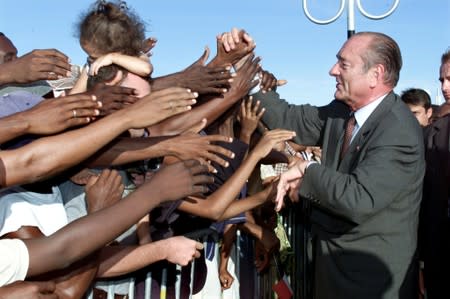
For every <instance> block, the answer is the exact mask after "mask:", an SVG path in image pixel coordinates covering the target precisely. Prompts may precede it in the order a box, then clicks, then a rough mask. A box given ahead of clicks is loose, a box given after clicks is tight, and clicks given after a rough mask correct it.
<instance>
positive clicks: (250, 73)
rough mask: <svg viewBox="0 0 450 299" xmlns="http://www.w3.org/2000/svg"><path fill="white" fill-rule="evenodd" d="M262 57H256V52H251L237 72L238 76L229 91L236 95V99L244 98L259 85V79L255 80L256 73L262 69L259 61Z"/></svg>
mask: <svg viewBox="0 0 450 299" xmlns="http://www.w3.org/2000/svg"><path fill="white" fill-rule="evenodd" d="M260 61H261V58H259V57H256V58H255V55H254V54H250V55H249V56H248V57H246V58H245V61H244V63H243V64H242V66H241V67H240V68H239V70H238V71H237V72H236V77H234V79H233V82H232V83H231V87H230V89H229V91H228V92H229V93H231V94H233V95H235V96H236V101H237V100H238V99H241V98H243V97H244V96H246V95H247V94H248V92H249V91H250V90H251V89H252V88H253V87H255V86H256V85H258V83H259V80H254V78H255V75H256V74H257V73H258V72H259V71H260V68H261V67H260V65H259V62H260Z"/></svg>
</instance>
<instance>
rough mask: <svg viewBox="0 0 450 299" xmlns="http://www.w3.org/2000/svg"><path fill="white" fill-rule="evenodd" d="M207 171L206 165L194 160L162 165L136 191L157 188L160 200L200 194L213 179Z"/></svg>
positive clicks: (206, 189) (205, 190)
mask: <svg viewBox="0 0 450 299" xmlns="http://www.w3.org/2000/svg"><path fill="white" fill-rule="evenodd" d="M207 171H208V167H207V166H206V165H202V164H200V162H199V161H196V160H188V161H183V162H178V163H174V164H171V165H167V166H163V167H161V168H160V170H159V171H158V172H157V173H156V174H155V175H154V176H153V177H152V178H151V180H150V181H149V182H146V183H144V185H142V186H141V187H139V189H138V191H140V192H145V190H146V189H147V188H149V189H154V188H157V189H158V190H159V193H160V195H161V199H162V202H165V201H172V200H176V199H181V198H185V197H187V196H189V195H194V194H202V193H205V192H207V191H208V188H207V187H206V185H207V184H211V183H212V182H213V181H214V179H213V177H211V176H209V175H207ZM135 192H137V191H135Z"/></svg>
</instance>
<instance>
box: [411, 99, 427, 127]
mask: <svg viewBox="0 0 450 299" xmlns="http://www.w3.org/2000/svg"><path fill="white" fill-rule="evenodd" d="M408 107H409V109H410V110H411V112H412V113H413V114H414V116H415V117H416V118H417V121H418V122H419V124H420V125H421V126H422V127H426V126H428V124H429V123H430V118H431V114H433V109H432V108H428V109H425V107H423V106H421V105H412V104H408Z"/></svg>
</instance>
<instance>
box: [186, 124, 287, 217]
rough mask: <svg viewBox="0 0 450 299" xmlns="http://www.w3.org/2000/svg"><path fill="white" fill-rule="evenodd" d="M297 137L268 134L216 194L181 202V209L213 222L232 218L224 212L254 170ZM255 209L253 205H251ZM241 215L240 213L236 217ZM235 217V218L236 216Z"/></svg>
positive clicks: (279, 133)
mask: <svg viewBox="0 0 450 299" xmlns="http://www.w3.org/2000/svg"><path fill="white" fill-rule="evenodd" d="M294 136H295V133H294V132H292V131H286V130H273V131H269V132H267V133H266V134H265V135H264V137H263V138H262V139H261V140H260V142H259V143H258V145H257V146H256V147H255V149H254V150H253V151H251V152H250V153H249V154H248V157H247V158H246V159H245V160H244V161H243V162H242V164H241V166H240V167H239V168H238V169H237V171H236V172H235V173H234V174H233V175H232V176H231V177H230V178H229V179H228V180H227V181H226V182H225V183H224V184H223V185H222V186H221V187H220V188H219V189H218V190H217V191H216V192H214V193H212V194H211V195H209V196H208V198H206V199H203V198H199V197H190V198H189V199H187V200H184V201H182V202H181V204H180V206H179V209H180V210H182V211H184V212H187V213H190V214H193V215H197V216H201V217H204V218H209V219H213V220H216V221H218V220H221V219H227V218H230V216H231V215H230V214H228V215H226V216H227V217H223V214H224V212H225V211H226V210H227V208H228V207H229V206H230V204H231V203H232V202H233V201H235V199H236V197H237V195H238V194H239V192H240V191H241V188H242V186H243V185H244V184H245V182H246V180H247V179H248V177H249V176H250V174H251V173H252V171H253V169H254V168H255V166H256V165H257V163H258V162H259V160H261V159H262V158H263V157H265V156H266V155H267V154H268V153H269V152H270V151H271V150H272V148H273V147H274V146H275V145H276V144H278V143H279V142H284V141H286V140H289V139H291V138H292V137H294ZM265 198H266V197H264V196H261V194H260V195H258V196H255V200H256V201H258V200H260V201H262V202H263V200H264V199H265ZM249 206H251V207H253V205H249ZM236 214H239V212H237V213H235V214H234V215H236ZM234 215H233V216H234Z"/></svg>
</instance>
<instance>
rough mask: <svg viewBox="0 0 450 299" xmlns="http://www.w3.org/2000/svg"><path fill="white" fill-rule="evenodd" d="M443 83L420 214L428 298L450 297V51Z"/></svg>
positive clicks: (428, 134)
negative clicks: (441, 100)
mask: <svg viewBox="0 0 450 299" xmlns="http://www.w3.org/2000/svg"><path fill="white" fill-rule="evenodd" d="M439 81H440V82H441V91H442V95H443V96H444V99H445V103H444V104H443V105H441V107H440V111H439V114H440V116H442V117H439V118H438V119H437V120H436V121H434V122H433V123H432V124H431V125H429V126H428V127H427V128H426V129H425V131H424V132H425V133H424V134H425V157H426V161H427V164H426V166H427V167H426V173H425V180H424V188H423V202H422V206H421V211H420V243H419V248H420V253H421V258H422V259H423V261H424V282H425V288H426V292H427V298H429V299H434V298H449V297H450V288H449V283H450V278H449V275H448V273H449V267H450V212H449V198H450V192H449V191H450V190H449V189H450V188H449V186H450V115H449V114H448V112H449V108H450V105H449V103H450V50H447V51H446V52H445V53H444V54H443V55H442V57H441V67H440V70H439Z"/></svg>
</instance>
